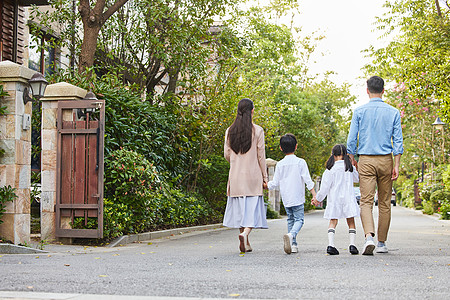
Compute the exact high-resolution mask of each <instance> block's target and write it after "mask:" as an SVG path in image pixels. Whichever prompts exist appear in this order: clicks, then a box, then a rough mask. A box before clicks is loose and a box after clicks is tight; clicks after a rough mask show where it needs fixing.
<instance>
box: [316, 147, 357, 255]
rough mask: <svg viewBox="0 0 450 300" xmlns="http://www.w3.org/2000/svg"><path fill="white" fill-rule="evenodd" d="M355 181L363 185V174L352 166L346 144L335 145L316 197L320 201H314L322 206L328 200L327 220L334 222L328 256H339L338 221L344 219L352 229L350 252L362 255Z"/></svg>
mask: <svg viewBox="0 0 450 300" xmlns="http://www.w3.org/2000/svg"><path fill="white" fill-rule="evenodd" d="M354 182H359V175H358V171H357V170H356V168H355V167H354V166H353V165H352V163H351V160H350V157H349V156H348V154H347V148H346V147H345V146H344V145H342V144H338V145H335V146H334V147H333V149H332V150H331V156H330V158H329V159H328V161H327V164H326V170H325V172H324V173H323V176H322V182H321V186H320V191H319V192H318V193H317V197H316V199H317V201H314V202H313V203H314V204H315V205H318V204H319V201H320V202H322V201H323V200H324V199H325V197H327V207H326V209H325V214H324V216H323V217H324V218H325V219H328V220H330V225H329V227H328V247H327V253H328V254H330V255H338V254H339V251H338V250H337V249H336V247H335V246H334V234H335V228H336V225H337V223H338V219H342V218H346V219H347V224H348V228H349V234H350V246H349V251H350V253H351V254H358V249H357V248H356V246H355V237H356V227H355V217H359V206H358V203H357V202H356V197H355V194H354V191H353V183H354Z"/></svg>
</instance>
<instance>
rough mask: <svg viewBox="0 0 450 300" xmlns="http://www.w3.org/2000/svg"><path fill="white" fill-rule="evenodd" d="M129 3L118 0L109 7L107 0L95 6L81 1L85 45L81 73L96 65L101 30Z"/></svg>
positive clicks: (87, 0) (80, 9) (86, 0)
mask: <svg viewBox="0 0 450 300" xmlns="http://www.w3.org/2000/svg"><path fill="white" fill-rule="evenodd" d="M127 1H128V0H116V1H114V3H113V4H112V5H111V6H109V7H107V6H106V5H107V3H106V0H98V1H96V2H95V4H93V3H92V2H91V1H90V0H80V6H79V7H78V11H79V12H80V15H81V20H82V22H83V43H82V44H81V53H80V63H79V72H80V73H83V72H84V71H86V69H87V68H89V67H92V66H93V65H94V55H95V51H96V49H97V38H98V34H99V31H100V29H101V28H102V26H103V25H104V24H105V22H106V21H107V20H108V18H109V17H111V16H112V15H113V14H114V13H115V12H116V11H117V10H118V9H119V8H120V7H121V6H122V5H124V4H125V3H126V2H127ZM91 3H92V5H91ZM92 6H93V7H92Z"/></svg>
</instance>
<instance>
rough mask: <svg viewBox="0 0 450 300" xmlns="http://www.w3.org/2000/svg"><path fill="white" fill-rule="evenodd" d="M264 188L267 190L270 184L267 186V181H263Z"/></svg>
mask: <svg viewBox="0 0 450 300" xmlns="http://www.w3.org/2000/svg"><path fill="white" fill-rule="evenodd" d="M263 189H265V190H267V189H268V186H267V182H265V181H263Z"/></svg>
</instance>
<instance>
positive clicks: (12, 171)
mask: <svg viewBox="0 0 450 300" xmlns="http://www.w3.org/2000/svg"><path fill="white" fill-rule="evenodd" d="M34 73H36V72H35V71H33V70H31V69H28V68H26V67H24V66H21V65H18V64H16V63H13V62H10V61H3V62H0V81H1V82H2V83H1V84H3V89H4V90H5V91H7V92H8V94H9V96H5V97H4V98H3V100H2V105H6V107H7V114H6V115H4V116H1V117H0V148H2V149H4V150H5V155H4V156H3V157H1V158H0V186H2V187H3V186H8V185H10V186H11V187H13V188H16V195H17V198H16V199H15V200H14V201H13V202H8V203H7V204H6V208H5V209H6V212H5V213H4V214H3V218H2V220H3V223H2V224H0V236H1V237H3V238H6V239H8V240H10V241H12V242H13V243H14V244H21V243H28V242H29V241H30V208H31V207H30V206H31V203H30V186H31V128H27V129H24V126H23V119H24V116H25V118H28V117H29V118H31V113H32V103H31V102H28V103H27V104H26V105H25V104H24V103H23V91H24V89H25V87H27V85H28V80H29V79H30V78H31V77H32V76H33V75H34Z"/></svg>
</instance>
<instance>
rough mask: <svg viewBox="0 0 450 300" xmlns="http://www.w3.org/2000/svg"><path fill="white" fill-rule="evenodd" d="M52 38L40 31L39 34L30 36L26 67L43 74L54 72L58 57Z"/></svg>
mask: <svg viewBox="0 0 450 300" xmlns="http://www.w3.org/2000/svg"><path fill="white" fill-rule="evenodd" d="M54 39H55V38H54V37H51V36H48V35H45V34H44V33H43V32H42V31H40V32H39V36H30V41H29V44H28V54H29V58H28V68H30V69H32V70H35V71H38V72H41V73H42V74H43V75H44V76H45V75H51V74H53V73H54V72H55V70H56V67H57V64H58V59H57V57H56V50H55V48H54V45H53V43H52V42H53V40H54Z"/></svg>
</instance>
